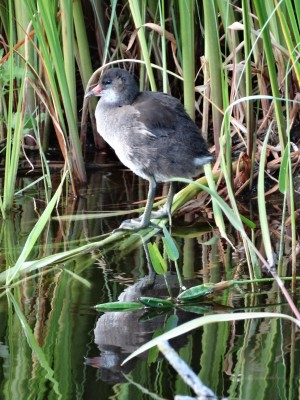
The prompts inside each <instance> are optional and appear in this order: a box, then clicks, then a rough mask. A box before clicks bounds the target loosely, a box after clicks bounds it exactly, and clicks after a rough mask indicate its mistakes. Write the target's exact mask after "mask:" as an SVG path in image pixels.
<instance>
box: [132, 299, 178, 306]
mask: <svg viewBox="0 0 300 400" xmlns="http://www.w3.org/2000/svg"><path fill="white" fill-rule="evenodd" d="M139 301H140V302H141V303H142V304H144V305H145V306H147V307H151V308H172V307H173V306H174V304H173V303H172V301H170V300H165V299H159V298H157V297H140V298H139Z"/></svg>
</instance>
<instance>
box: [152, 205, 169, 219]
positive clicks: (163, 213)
mask: <svg viewBox="0 0 300 400" xmlns="http://www.w3.org/2000/svg"><path fill="white" fill-rule="evenodd" d="M167 217H168V211H167V210H166V209H165V208H164V207H162V208H161V209H159V210H157V211H152V213H151V219H160V218H167Z"/></svg>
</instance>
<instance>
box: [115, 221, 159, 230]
mask: <svg viewBox="0 0 300 400" xmlns="http://www.w3.org/2000/svg"><path fill="white" fill-rule="evenodd" d="M149 227H151V228H156V229H159V230H161V227H160V226H159V225H157V224H154V223H153V222H151V221H149V222H147V221H143V219H142V218H132V219H126V220H125V221H123V222H122V223H121V225H120V226H119V228H117V229H114V230H113V233H115V232H119V231H138V230H140V229H145V228H149Z"/></svg>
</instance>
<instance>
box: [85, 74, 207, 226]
mask: <svg viewBox="0 0 300 400" xmlns="http://www.w3.org/2000/svg"><path fill="white" fill-rule="evenodd" d="M90 95H96V96H101V99H100V100H99V102H98V105H97V108H96V113H95V116H96V121H97V130H98V132H99V133H100V134H101V135H102V137H103V138H104V140H105V141H106V142H107V143H108V144H109V145H110V146H111V147H112V148H113V149H114V150H115V152H116V154H117V156H118V157H119V159H120V160H121V161H122V163H123V164H124V165H126V166H127V167H128V168H130V169H131V170H132V171H133V172H135V173H136V174H137V175H139V176H141V177H142V178H145V179H147V180H149V182H150V188H149V195H148V202H147V206H146V210H145V213H144V214H143V216H142V218H141V219H138V220H133V221H134V222H129V223H128V222H126V223H125V224H123V225H121V228H122V229H139V228H142V227H145V226H147V225H148V224H149V222H150V215H151V209H152V205H153V198H154V193H155V187H156V182H164V181H168V180H170V179H171V178H174V177H184V178H192V177H195V176H197V175H199V173H200V172H201V170H202V165H203V164H206V163H208V162H210V161H211V159H212V156H211V154H210V153H209V151H208V149H207V145H206V143H205V140H204V139H203V138H202V136H201V135H200V132H199V130H198V128H197V126H196V125H195V123H194V122H193V121H192V120H191V118H190V117H189V116H188V114H187V113H186V111H185V110H184V108H183V106H182V104H181V102H180V101H179V100H178V99H176V98H174V97H172V96H169V95H167V94H164V93H160V92H139V90H138V86H137V84H136V82H135V80H134V79H133V77H132V76H131V75H130V74H129V73H128V72H127V71H125V70H122V69H119V68H113V69H110V70H108V71H107V72H105V73H104V74H103V76H102V78H101V80H100V83H99V85H98V86H96V87H95V88H94V89H92V90H91V91H90V92H88V93H87V95H86V96H90ZM150 192H151V193H150ZM171 192H173V191H172V190H171ZM172 197H173V193H171V199H168V202H167V208H168V209H167V210H164V213H166V212H167V214H169V213H170V207H171V204H172Z"/></svg>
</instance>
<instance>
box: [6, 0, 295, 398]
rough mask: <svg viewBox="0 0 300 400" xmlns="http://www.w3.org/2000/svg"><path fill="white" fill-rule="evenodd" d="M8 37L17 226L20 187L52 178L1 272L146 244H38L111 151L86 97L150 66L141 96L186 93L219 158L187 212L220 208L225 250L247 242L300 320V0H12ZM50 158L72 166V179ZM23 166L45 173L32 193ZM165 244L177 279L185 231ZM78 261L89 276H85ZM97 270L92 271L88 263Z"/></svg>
mask: <svg viewBox="0 0 300 400" xmlns="http://www.w3.org/2000/svg"><path fill="white" fill-rule="evenodd" d="M0 31H1V32H0V33H1V35H0V41H1V45H2V46H1V50H0V85H1V90H0V146H1V149H0V151H1V154H2V158H1V170H2V172H3V173H2V176H1V197H0V209H1V215H2V218H3V220H4V221H6V222H7V224H6V228H7V227H9V221H10V219H11V215H12V214H13V213H14V211H15V207H16V204H17V202H18V198H19V196H20V193H22V194H26V193H30V190H32V189H33V188H35V187H36V188H39V190H41V186H40V184H41V182H42V183H43V186H42V190H43V193H44V198H45V199H46V205H45V207H43V208H42V209H41V210H39V212H40V215H39V219H38V220H37V222H36V223H35V225H34V226H33V227H32V229H31V231H30V233H29V234H28V237H27V238H26V241H25V243H24V246H23V248H22V250H21V251H20V252H19V254H17V255H16V254H14V256H13V257H11V259H10V260H9V261H7V268H5V267H4V268H2V270H1V272H0V281H1V285H3V287H4V285H6V288H9V286H11V287H16V289H15V290H17V289H18V286H19V284H21V282H23V280H22V279H23V278H24V273H27V274H38V273H46V272H49V271H51V272H53V271H56V269H57V268H60V267H61V266H62V265H63V264H62V263H65V264H64V265H68V266H69V265H70V263H71V260H73V259H74V256H80V255H82V254H84V253H85V252H87V251H94V250H95V249H99V248H100V250H102V249H105V248H119V249H121V248H122V249H125V248H126V246H128V248H131V247H134V246H137V242H138V238H137V236H134V235H130V234H124V233H120V232H117V233H114V234H112V235H110V236H108V237H105V238H104V239H103V238H102V237H101V238H100V239H99V237H97V238H95V240H90V239H89V238H88V239H87V238H86V237H85V235H84V234H83V235H82V236H80V238H76V241H75V242H74V241H70V243H69V242H67V243H66V244H65V246H64V248H63V251H62V249H59V250H58V251H57V252H55V253H54V254H51V252H50V253H49V251H48V249H47V240H45V246H44V248H45V250H44V251H40V252H38V253H36V252H35V251H34V249H35V245H36V244H38V243H39V244H40V247H43V246H42V244H43V241H42V240H40V237H41V235H42V233H43V232H45V229H47V227H48V226H49V225H48V224H49V221H50V220H51V219H52V217H53V212H54V210H55V207H56V208H57V207H61V208H60V210H61V211H62V212H60V215H61V217H59V225H60V227H61V226H63V225H64V224H65V225H64V227H65V229H66V230H67V227H66V226H68V225H67V224H68V223H69V221H70V217H68V216H67V215H66V214H70V213H71V212H70V210H68V197H71V196H73V197H74V196H78V195H79V194H80V193H81V191H82V190H84V186H85V184H86V181H87V174H86V168H85V163H86V158H87V155H86V154H87V152H89V151H90V149H91V147H92V148H93V149H96V150H101V149H103V148H104V146H105V144H104V142H103V141H102V139H101V137H100V136H99V135H98V133H97V132H96V127H95V120H94V108H95V104H94V103H92V102H91V103H87V102H84V93H85V91H86V90H87V89H88V88H89V87H90V85H92V84H94V83H95V82H96V81H97V79H98V77H99V74H100V73H101V71H102V70H103V69H104V68H106V67H107V66H113V65H118V66H120V67H123V68H126V69H128V70H130V71H132V72H133V73H135V74H136V76H137V77H138V78H139V85H140V88H141V90H162V91H165V92H168V93H170V94H172V95H173V96H175V97H178V98H181V99H182V101H183V102H184V105H185V108H186V110H187V111H188V112H189V114H190V115H191V117H192V118H194V119H195V121H196V123H197V124H198V126H199V128H200V129H201V131H202V132H203V136H204V137H205V138H207V140H208V143H209V144H210V148H211V152H212V153H213V154H214V157H215V158H214V163H213V165H212V166H207V167H206V168H205V177H202V178H200V179H199V180H198V181H197V182H196V183H192V182H188V181H186V180H181V181H185V183H189V185H188V186H187V187H185V188H184V189H182V190H181V191H180V192H179V193H178V194H177V195H176V197H175V200H174V203H173V209H172V210H173V212H175V211H178V210H179V209H182V207H183V206H184V205H186V204H187V203H188V202H189V201H190V200H191V199H192V198H194V197H195V196H196V195H198V203H197V204H198V205H199V206H198V209H203V210H204V209H205V210H206V211H207V210H208V209H209V210H212V212H208V213H207V220H209V222H210V224H211V225H213V227H216V228H213V230H214V234H212V236H213V237H218V239H217V240H219V242H220V243H222V245H221V246H224V247H225V246H228V248H229V249H235V250H236V248H237V247H239V248H242V251H241V252H242V257H243V259H244V261H245V262H246V265H247V274H246V275H247V284H249V282H250V284H251V290H252V291H255V290H256V289H257V288H258V285H259V284H260V282H262V281H263V275H264V273H267V275H268V278H269V277H270V276H272V277H273V278H274V279H275V280H276V281H277V283H278V285H279V288H280V289H281V290H282V293H283V295H284V296H285V299H286V301H287V302H288V304H289V306H290V310H291V311H292V313H293V316H294V317H295V318H296V319H298V320H300V315H299V312H298V310H297V307H296V306H295V304H294V303H293V301H292V299H291V297H290V295H289V292H288V291H287V289H286V288H285V286H284V284H283V281H282V280H281V278H283V279H287V278H288V279H291V284H290V287H291V289H292V291H295V290H296V282H297V278H298V275H297V267H298V268H299V258H298V259H297V256H298V254H299V234H300V232H299V223H298V224H297V221H298V220H299V188H298V186H299V183H298V184H295V182H299V166H298V165H299V154H300V151H299V142H300V135H299V129H300V128H299V104H300V103H299V86H300V64H299V54H300V52H299V44H300V4H299V2H298V1H295V0H279V1H277V0H266V1H263V2H262V1H261V0H251V1H250V0H239V1H236V2H229V1H227V0H215V1H205V2H198V1H193V0H182V1H181V0H180V1H174V0H168V1H163V0H158V1H152V0H141V1H138V0H129V1H118V2H117V1H116V0H111V1H108V0H105V1H98V0H91V1H88V2H87V1H84V0H76V1H72V0H61V1H58V0H57V1H51V2H49V1H48V0H23V1H19V0H14V1H13V0H8V1H6V2H1V3H0ZM94 70H96V72H95V73H94V74H93V71H94ZM53 149H55V150H53ZM49 158H50V159H52V160H53V159H55V161H56V164H58V168H57V169H56V172H57V170H58V173H59V174H60V178H59V181H60V183H59V184H57V180H58V179H57V173H56V174H54V173H53V169H52V167H51V163H50V164H49ZM21 170H22V173H23V174H24V171H25V173H26V176H27V177H31V176H33V178H32V179H31V181H30V182H29V183H28V185H27V186H25V187H22V188H20V187H19V181H18V176H19V175H20V171H21ZM297 178H298V180H297V181H296V179H297ZM199 193H201V195H199ZM271 196H273V197H275V196H276V198H277V199H278V205H277V209H278V215H277V218H276V221H275V220H271V219H270V216H269V215H268V207H267V205H268V199H269V198H270V197H271ZM249 198H253V199H257V203H256V205H257V209H258V217H257V218H256V217H255V218H254V214H253V213H252V210H251V207H250V206H249V207H248V203H247V202H243V201H244V200H245V199H249ZM159 203H160V202H158V204H159ZM297 204H298V205H297ZM185 207H186V209H187V210H189V205H187V206H185ZM191 208H192V209H193V211H195V206H191ZM198 209H197V211H198ZM66 211H68V212H66ZM197 211H196V212H197ZM64 214H65V215H64ZM107 215H108V214H106V215H105V214H104V215H103V214H101V215H100V216H99V215H91V216H89V218H96V217H100V218H103V217H104V216H107ZM81 218H82V217H81ZM83 218H86V216H85V215H84V217H83ZM254 219H255V220H254ZM78 220H79V217H78ZM165 222H166V221H160V222H159V224H160V225H161V226H163V225H164V224H165ZM6 228H5V227H4V226H3V227H2V229H1V232H2V234H1V237H2V240H3V238H5V237H6V235H7V237H8V236H9V235H8V234H7V233H3V232H4V231H5V229H6ZM7 229H8V228H7ZM48 229H49V228H48ZM216 232H217V234H216ZM105 233H110V232H109V231H107V232H105ZM156 233H157V230H156V229H154V230H151V229H147V230H143V231H142V232H140V237H141V238H142V239H143V241H144V242H148V241H149V240H151V238H154V237H155V234H156ZM45 235H46V234H45ZM86 239H87V240H86ZM77 240H78V241H77ZM74 243H76V244H75V245H74ZM162 247H163V250H162V252H160V250H159V249H158V246H157V245H156V243H153V244H152V243H150V244H149V246H148V249H150V252H151V260H152V262H153V264H154V265H155V264H156V265H158V266H159V267H158V268H160V267H161V266H163V271H162V275H164V274H165V273H166V270H164V268H165V267H166V268H167V266H168V263H167V262H166V261H165V260H166V258H169V260H171V261H172V262H173V263H175V264H176V269H177V271H179V268H178V265H177V259H178V257H179V255H178V254H177V253H176V246H175V244H174V241H173V232H172V237H171V235H169V234H168V232H167V231H166V230H164V231H163V237H162ZM230 251H231V250H230ZM230 251H229V252H230ZM174 252H175V253H176V256H174ZM33 255H36V256H33ZM225 264H226V261H224V266H225V267H226V268H225V269H226V279H225V278H224V279H222V276H220V277H219V278H220V281H222V280H224V281H231V280H233V279H234V278H233V276H229V275H228V274H230V273H232V275H233V273H234V272H233V271H229V270H228V267H227V266H226V265H225ZM47 268H48V269H47ZM66 269H67V270H68V271H69V274H70V275H72V274H73V275H72V276H73V277H76V278H77V279H78V280H79V279H80V278H79V277H78V275H76V274H75V272H76V273H77V271H72V269H71V268H70V269H69V268H66ZM83 269H84V267H82V265H81V266H80V267H79V271H82V270H83ZM157 272H158V271H157ZM178 274H179V272H178ZM34 276H35V275H34ZM28 277H31V278H32V276H31V275H28V276H27V277H26V279H29V278H28ZM83 283H85V284H86V281H85V280H83ZM215 283H217V282H214V284H215ZM7 291H8V289H7ZM3 293H6V292H3ZM9 301H10V302H11V304H12V305H13V306H14V307H15V310H16V314H18V316H19V318H20V320H21V323H22V325H23V326H25V329H27V330H28V332H30V333H31V336H30V335H29V338H30V339H29V343H30V346H31V347H32V348H33V349H34V350H35V351H36V353H37V354H38V357H37V358H38V360H39V362H40V364H41V365H42V366H43V367H44V368H45V369H46V370H47V372H48V374H49V376H51V379H52V375H53V371H52V369H51V367H50V365H48V364H47V362H46V361H45V360H44V358H43V357H44V356H42V355H41V354H40V352H39V351H40V347H39V344H38V343H37V341H36V340H35V338H34V335H33V334H32V331H31V328H30V326H29V324H27V323H26V321H25V319H24V318H25V317H24V315H22V312H21V310H20V309H19V308H18V305H17V301H16V300H15V299H14V298H13V296H12V294H11V293H10V294H9ZM221 319H222V318H220V320H221ZM216 320H218V319H217V318H216ZM51 379H50V380H51ZM55 385H56V383H54V387H55V390H57V391H59V389H58V388H57V387H56V386H55Z"/></svg>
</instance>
